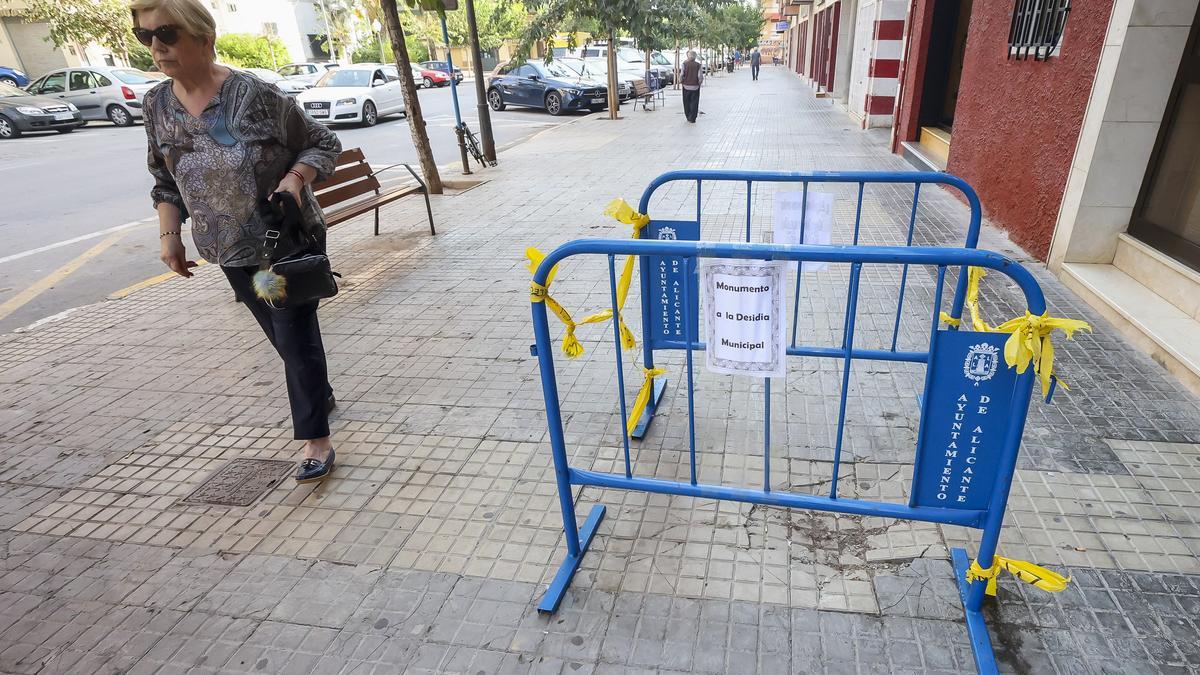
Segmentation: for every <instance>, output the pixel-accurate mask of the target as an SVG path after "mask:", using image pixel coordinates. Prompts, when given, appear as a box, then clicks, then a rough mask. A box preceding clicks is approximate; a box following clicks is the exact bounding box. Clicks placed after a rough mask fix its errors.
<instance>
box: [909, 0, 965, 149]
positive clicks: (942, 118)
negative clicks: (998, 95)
mask: <svg viewBox="0 0 1200 675" xmlns="http://www.w3.org/2000/svg"><path fill="white" fill-rule="evenodd" d="M971 4H972V0H935V2H934V3H933V17H932V28H931V30H930V36H929V51H928V55H927V58H926V63H925V78H924V82H923V83H922V86H921V102H920V106H919V108H918V113H917V119H918V123H919V126H920V129H921V131H920V136H919V137H918V138H917V141H918V143H919V144H920V146H921V149H922V150H923V151H924V152H925V153H926V154H927V155H929V156H930V157H932V158H933V159H935V160H937V162H939V163H940V165H941V167H942V168H944V167H945V166H946V162H947V161H948V160H949V158H950V137H951V134H952V132H953V130H954V109H955V107H956V105H957V103H958V87H959V81H960V79H961V77H962V66H963V55H964V53H965V52H966V47H967V26H968V24H969V23H970V21H971Z"/></svg>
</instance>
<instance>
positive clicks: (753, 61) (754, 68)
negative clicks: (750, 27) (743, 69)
mask: <svg viewBox="0 0 1200 675" xmlns="http://www.w3.org/2000/svg"><path fill="white" fill-rule="evenodd" d="M760 67H762V54H760V53H759V52H758V50H757V49H755V50H754V51H752V52H750V77H751V79H754V80H757V79H758V69H759V68H760Z"/></svg>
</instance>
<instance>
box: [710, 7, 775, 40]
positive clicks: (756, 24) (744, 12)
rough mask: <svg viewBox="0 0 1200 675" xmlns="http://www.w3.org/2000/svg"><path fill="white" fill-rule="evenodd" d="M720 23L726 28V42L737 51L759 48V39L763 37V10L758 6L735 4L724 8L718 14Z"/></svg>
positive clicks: (764, 21) (764, 20)
mask: <svg viewBox="0 0 1200 675" xmlns="http://www.w3.org/2000/svg"><path fill="white" fill-rule="evenodd" d="M718 20H719V22H720V23H721V24H722V25H724V26H725V31H724V33H725V41H724V44H726V45H727V46H729V47H733V48H735V49H750V48H751V47H756V46H758V38H759V36H760V35H762V29H763V24H765V23H766V22H767V21H766V19H764V18H763V15H762V8H761V7H759V6H758V5H757V4H755V5H745V4H742V3H740V2H735V3H733V4H730V5H725V6H724V7H722V8H721V9H720V11H719V13H718Z"/></svg>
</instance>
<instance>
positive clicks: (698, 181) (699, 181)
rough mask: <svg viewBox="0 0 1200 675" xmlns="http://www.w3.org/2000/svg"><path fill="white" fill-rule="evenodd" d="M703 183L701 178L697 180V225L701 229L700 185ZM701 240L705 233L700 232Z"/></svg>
mask: <svg viewBox="0 0 1200 675" xmlns="http://www.w3.org/2000/svg"><path fill="white" fill-rule="evenodd" d="M701 183H702V181H701V180H700V179H699V178H697V179H696V225H697V227H699V225H700V185H701ZM700 238H701V239H703V238H704V232H703V231H701V232H700Z"/></svg>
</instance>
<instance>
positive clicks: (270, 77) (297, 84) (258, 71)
mask: <svg viewBox="0 0 1200 675" xmlns="http://www.w3.org/2000/svg"><path fill="white" fill-rule="evenodd" d="M244 70H245V71H246V72H248V73H250V74H251V75H253V76H255V77H257V78H258V79H260V80H262V81H263V82H266V83H267V84H273V85H275V88H276V89H278V90H279V91H282V92H283V93H285V94H287V95H288V96H295V95H296V94H299V93H300V92H302V91H304V90H305V89H308V88H310V87H311V86H312V85H309V84H307V83H305V82H302V81H300V80H291V79H288V78H286V77H284V76H282V75H280V74H279V73H277V72H275V71H273V70H268V69H266V68H245V69H244Z"/></svg>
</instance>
